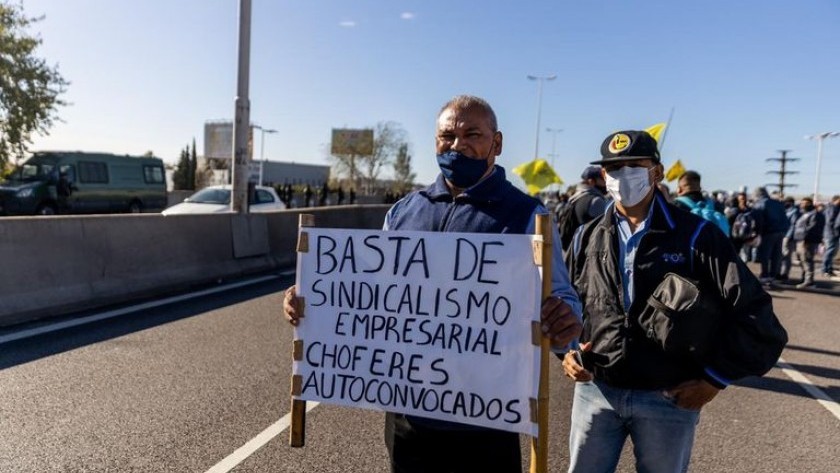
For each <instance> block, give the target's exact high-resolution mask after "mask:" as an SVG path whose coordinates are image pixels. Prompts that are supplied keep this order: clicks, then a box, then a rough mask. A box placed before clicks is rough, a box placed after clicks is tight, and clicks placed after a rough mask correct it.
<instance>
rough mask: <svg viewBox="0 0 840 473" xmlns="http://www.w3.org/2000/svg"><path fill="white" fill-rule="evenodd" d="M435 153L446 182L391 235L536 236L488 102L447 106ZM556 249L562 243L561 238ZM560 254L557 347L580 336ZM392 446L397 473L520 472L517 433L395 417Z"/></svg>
mask: <svg viewBox="0 0 840 473" xmlns="http://www.w3.org/2000/svg"><path fill="white" fill-rule="evenodd" d="M435 145H436V146H435V149H436V153H437V162H438V165H439V167H440V170H441V174H440V175H439V176H438V178H437V180H436V181H435V183H433V184H432V185H431V186H429V187H428V188H426V189H424V190H421V191H416V192H413V193H411V194H409V195H408V196H406V197H405V198H403V199H402V200H400V201H399V202H397V203H396V204H395V205H394V206H393V207H392V208H391V209H390V210H389V211H388V214H387V216H386V218H385V224H384V229H385V230H415V231H437V232H464V233H485V234H493V233H513V234H532V233H534V230H535V215H537V214H540V213H547V212H548V211H547V210H546V209H545V208H544V207H543V206H542V204H541V203H540V202H539V201H538V200H537V199H534V198H532V197H530V196H528V195H526V194H525V193H523V192H522V191H520V190H519V189H517V188H515V187H514V186H513V185H512V184H511V183H510V182H508V181H507V179H506V177H505V171H504V169H503V168H502V167H500V166H497V165H496V164H495V161H496V157H497V156H499V155H500V154H501V152H502V133H501V132H500V131H498V129H497V122H496V115H495V113H494V112H493V109H492V108H491V107H490V105H489V104H488V103H487V102H486V101H484V100H483V99H480V98H478V97H473V96H465V95H462V96H457V97H455V98H453V99H452V100H450V101H449V102H447V103H446V104H445V105H444V106H443V107H442V108H441V110H440V113H439V114H438V119H437V132H436V137H435ZM555 233H556V228H555ZM554 241H555V242H559V237H558V236H557V235H556V234H555V235H554ZM561 252H562V248H561V247H560V245H559V244H556V245H554V259H553V266H552V274H551V278H552V297H549V298H547V299H546V300H545V301H543V304H542V310H541V314H540V315H541V320H542V330H543V333H544V334H545V335H547V336H549V337H550V338H551V341H552V344H554V345H555V346H558V347H562V346H565V345H566V344H567V343H569V342H570V341H571V340H572V339H574V338H575V337H577V336H578V335H579V334H580V331H581V322H580V315H579V314H580V302H579V301H578V298H577V294H576V293H575V292H574V290H573V289H572V287H571V285H570V283H569V277H568V273H567V271H566V267H565V265H564V263H563V260H562V253H561ZM523 264H529V263H524V262H523ZM283 308H284V313H285V315H286V318H287V319H288V320H289V321H290V322H291V323H292V324H294V325H297V323H298V321H299V318H298V317H299V314H300V313H301V307H300V300H299V299H298V298H297V297H296V289H295V287H291V288H289V289H288V290H287V291H286V297H285V300H284V305H283ZM385 440H386V444H387V446H388V452H389V454H390V457H391V469H392V471H394V472H415V471H416V472H421V471H423V472H426V471H447V472H468V471H494V472H515V473H519V472H520V471H521V458H520V447H519V437H518V435H517V434H515V433H512V432H506V431H500V430H494V429H489V428H485V427H478V426H473V425H467V424H460V423H454V422H447V421H442V420H435V419H429V418H423V417H416V416H409V415H402V414H394V413H388V414H387V416H386V426H385Z"/></svg>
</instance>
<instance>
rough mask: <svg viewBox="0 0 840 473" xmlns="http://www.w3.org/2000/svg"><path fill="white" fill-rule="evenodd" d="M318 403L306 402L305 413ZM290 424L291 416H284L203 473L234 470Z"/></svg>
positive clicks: (221, 472)
mask: <svg viewBox="0 0 840 473" xmlns="http://www.w3.org/2000/svg"><path fill="white" fill-rule="evenodd" d="M318 404H320V403H318V402H313V401H310V402H307V403H306V412H309V411H311V410H312V409H315V407H316V406H318ZM291 422H292V414H291V413H289V414H286V415H284V416H283V417H282V418H280V420H278V421H277V422H275V423H273V424H271V425H270V426H269V427H268V428H267V429H265V430H263V431H262V432H260V433H259V434H258V435H257V436H256V437H254V438H252V439H251V440H249V441H248V443H246V444H245V445H243V446H241V447H239V448H237V449H236V451H235V452H233V453H231V454H230V455H228V456H227V457H225V458H224V459H223V460H222V461H220V462H219V463H216V464H215V465H213V467H212V468H210V469H209V470H207V471H206V472H205V473H227V472H229V471H230V470H232V469H234V468H236V466H237V465H239V464H240V463H242V462H243V461H245V459H246V458H248V457H250V456H251V455H253V454H254V452H256V451H257V450H259V449H260V448H262V447H263V445H265V444H267V443H268V442H270V441H271V440H272V439H273V438H274V437H277V436H278V435H280V434H281V433H283V431H284V430H286V429H288V428H289V424H290V423H291Z"/></svg>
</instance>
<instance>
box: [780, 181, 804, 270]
mask: <svg viewBox="0 0 840 473" xmlns="http://www.w3.org/2000/svg"><path fill="white" fill-rule="evenodd" d="M784 205H785V213H786V214H787V217H788V222H790V226H789V227H788V229H787V231H786V232H785V237H784V239H783V240H782V265H781V267H780V269H779V280H780V281H787V280H788V278H789V277H790V268H791V266H792V262H793V255H794V254H795V253H796V240H794V239H793V230H794V226H795V225H796V221H797V220H798V219H799V216H800V215H801V212H800V211H799V206H797V205H796V201H795V200H793V197H785V200H784Z"/></svg>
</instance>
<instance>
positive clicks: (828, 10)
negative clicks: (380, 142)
mask: <svg viewBox="0 0 840 473" xmlns="http://www.w3.org/2000/svg"><path fill="white" fill-rule="evenodd" d="M23 4H24V9H25V11H26V12H27V14H29V15H45V16H46V18H45V19H44V20H43V21H42V22H40V23H38V24H36V26H35V27H34V28H33V31H34V32H37V33H39V34H40V35H41V37H42V39H43V45H42V47H41V49H40V50H39V54H40V55H41V56H42V57H44V58H45V59H46V60H47V62H48V63H50V64H58V66H59V70H60V72H61V73H62V74H63V75H64V77H65V78H66V79H68V80H69V81H70V82H71V84H70V86H69V89H68V93H67V94H66V97H65V98H66V99H67V100H68V101H69V102H71V103H72V105H70V106H68V107H66V108H63V109H61V110H60V116H61V118H62V119H63V122H62V123H58V124H57V125H56V126H55V127H54V128H53V129H52V130H51V134H50V135H49V136H45V137H37V138H36V139H35V141H34V146H33V149H36V150H38V149H73V150H85V151H108V152H115V153H120V154H124V153H128V154H141V153H144V152H145V151H147V150H152V151H154V153H155V154H156V155H158V156H160V157H162V158H164V159H165V160H166V161H169V162H175V161H176V159H177V156H178V153H179V151H180V149H181V148H183V147H184V145H186V144H187V143H189V142H191V141H192V139H193V137H194V138H195V139H196V140H197V144H198V148H199V150H201V148H202V139H203V125H204V122H205V121H207V120H213V119H231V118H232V117H233V113H234V103H233V98H234V95H235V92H236V64H237V31H238V18H237V15H238V5H239V2H238V1H236V0H177V1H172V0H144V1H140V2H137V1H127V0H72V1H64V0H24V1H23ZM838 24H840V2H837V1H836V0H813V1H811V0H803V1H800V2H791V1H782V0H762V1H752V2H745V1H731V0H730V1H718V0H714V1H696V2H678V1H665V0H660V1H657V0H647V1H600V0H593V1H584V2H581V1H565V0H562V1H561V0H553V1H551V0H540V1H526V0H523V1H517V2H513V1H505V2H502V1H499V2H490V1H452V0H448V1H440V0H388V1H386V0H380V1H376V0H343V1H339V0H329V1H328V0H298V1H292V0H253V14H252V37H251V83H250V99H251V120H252V122H253V123H256V124H261V125H263V126H265V127H268V128H276V129H278V130H279V133H277V134H274V135H266V143H265V155H266V157H267V158H268V159H270V160H278V161H294V162H300V163H314V164H327V163H328V161H327V154H326V150H327V149H328V142H329V140H330V130H331V128H334V127H351V128H357V127H359V128H360V127H372V126H373V125H375V124H376V123H377V122H379V121H384V120H391V121H396V122H399V123H400V124H402V126H403V127H404V128H405V130H406V131H407V132H408V134H409V138H410V140H411V143H412V152H413V153H412V154H413V164H414V168H415V171H416V172H417V175H418V181H420V182H429V181H431V180H432V179H434V177H435V175H436V174H437V167H436V164H435V159H434V123H435V115H436V113H437V111H438V109H439V108H440V106H441V105H442V104H443V103H444V102H445V101H447V100H448V99H449V98H451V97H452V96H454V95H457V94H460V93H470V94H474V95H479V96H481V97H484V98H485V99H487V100H488V101H489V102H490V103H491V104H492V105H493V107H494V108H495V110H496V113H497V115H498V118H499V127H500V129H501V130H502V131H503V133H504V151H503V154H502V156H501V158H500V159H499V160H498V163H499V164H501V165H502V166H505V167H506V168H507V169H508V170H510V169H511V168H513V167H514V166H515V165H517V164H520V163H523V162H526V161H529V160H531V159H532V158H533V155H534V147H535V146H534V144H535V134H536V115H537V83H536V82H534V81H530V80H528V79H527V78H526V76H527V75H529V74H530V75H537V76H546V75H551V74H557V76H558V77H557V79H556V80H554V81H551V82H545V83H544V87H543V96H542V118H541V127H540V128H541V129H542V130H541V132H540V153H539V154H540V156H541V157H545V158H546V159H547V160H549V161H551V160H552V158H551V157H550V156H549V155H550V154H555V157H554V159H553V161H554V163H555V168H556V170H557V172H558V174H560V175H561V176H562V177H563V178H564V180H565V181H566V183H567V184H571V183H573V182H574V181H576V180H577V178H578V177H579V175H580V172H581V170H582V169H583V168H584V167H585V166H586V163H588V162H589V161H591V160H593V159H596V158H597V157H598V150H599V146H600V144H601V141H602V140H603V138H604V137H605V136H606V135H607V134H609V133H610V132H612V131H615V130H619V129H639V128H645V127H647V126H650V125H653V124H654V123H657V122H663V121H665V120H667V118H668V114H669V113H670V111H671V109H672V108H673V109H674V117H673V121H672V123H671V127H670V129H669V130H668V131H667V135H666V138H665V143H664V146H663V162H664V163H665V164H666V166H667V165H669V164H671V163H672V162H673V161H675V160H676V159H680V160H681V161H682V163H683V164H684V165H685V166H686V167H687V168H689V169H695V170H697V171H699V172H700V173H701V174H702V175H703V184H704V187H705V188H707V189H718V188H721V189H736V188H738V187H740V186H742V185H746V186H749V187H750V188H752V187H755V186H757V185H763V184H765V183H770V182H774V181H775V180H776V178H775V177H774V176H772V175H768V174H766V172H767V171H770V170H773V169H778V168H777V165H774V164H773V163H769V162H766V161H765V159H766V158H770V157H775V156H778V153H777V150H779V149H790V150H792V152H791V153H790V155H791V156H793V157H796V158H801V161H799V162H796V163H793V164H791V167H792V168H793V169H794V170H797V171H799V174H798V175H795V176H791V177H790V179H789V180H790V181H792V182H795V183H798V184H799V187H798V188H796V189H793V190H792V192H793V193H794V194H806V193H811V192H813V187H814V177H815V167H816V154H817V151H816V150H817V146H816V142H814V141H808V140H806V139H804V136H805V135H813V134H816V133H819V132H824V131H840V93H838V83H840V61H838V60H837V58H838V54H840V48H838V46H840V28H838V27H837V25H838ZM547 127H550V128H555V129H563V131H562V132H559V133H557V134H552V133H549V132H546V131H545V128H547ZM555 137H556V145H553V141H554V138H555ZM258 145H259V143H257V146H258ZM256 149H258V148H256ZM388 172H390V170H388ZM509 174H510V173H509ZM821 174H822V177H821V179H820V193H821V194H837V193H840V138H835V139H828V140H826V141H825V142H824V150H823V159H822V173H821ZM512 180H513V181H514V182H517V183H520V182H521V181H518V178H515V177H514V178H512Z"/></svg>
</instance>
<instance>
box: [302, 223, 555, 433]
mask: <svg viewBox="0 0 840 473" xmlns="http://www.w3.org/2000/svg"><path fill="white" fill-rule="evenodd" d="M301 230H302V231H303V232H305V233H307V234H308V237H307V238H308V243H309V249H308V251H307V252H305V253H298V261H297V267H298V271H297V275H298V281H297V285H298V295H300V296H301V297H303V298H304V300H305V304H306V308H305V317H304V319H303V320H302V322H301V324H300V325H299V326H298V328H297V329H296V333H295V339H296V340H302V343H303V350H302V354H301V359H300V360H299V361H296V362H295V363H294V374H295V375H300V376H301V378H300V382H301V390H300V395H299V396H296V398H298V399H305V400H313V401H321V402H327V403H332V404H339V405H347V406H355V407H364V408H372V409H382V410H386V411H390V412H399V413H404V414H411V415H416V416H420V417H428V418H434V419H441V420H449V421H454V422H461V423H466V424H473V425H481V426H485V427H492V428H497V429H502V430H507V431H513V432H521V433H526V434H529V435H534V434H535V433H536V431H535V424H534V423H532V422H531V415H530V404H529V399H531V398H536V397H537V386H538V379H537V376H538V373H539V371H538V369H539V348H538V347H535V346H534V345H532V342H531V333H532V332H531V323H532V321H538V320H539V307H540V280H539V270H538V268H537V267H536V266H535V265H534V258H533V253H532V250H531V248H532V245H531V242H532V236H530V235H495V234H494V235H489V234H472V233H471V234H460V233H436V232H398V231H390V232H383V231H370V230H344V229H320V228H303V229H301Z"/></svg>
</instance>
